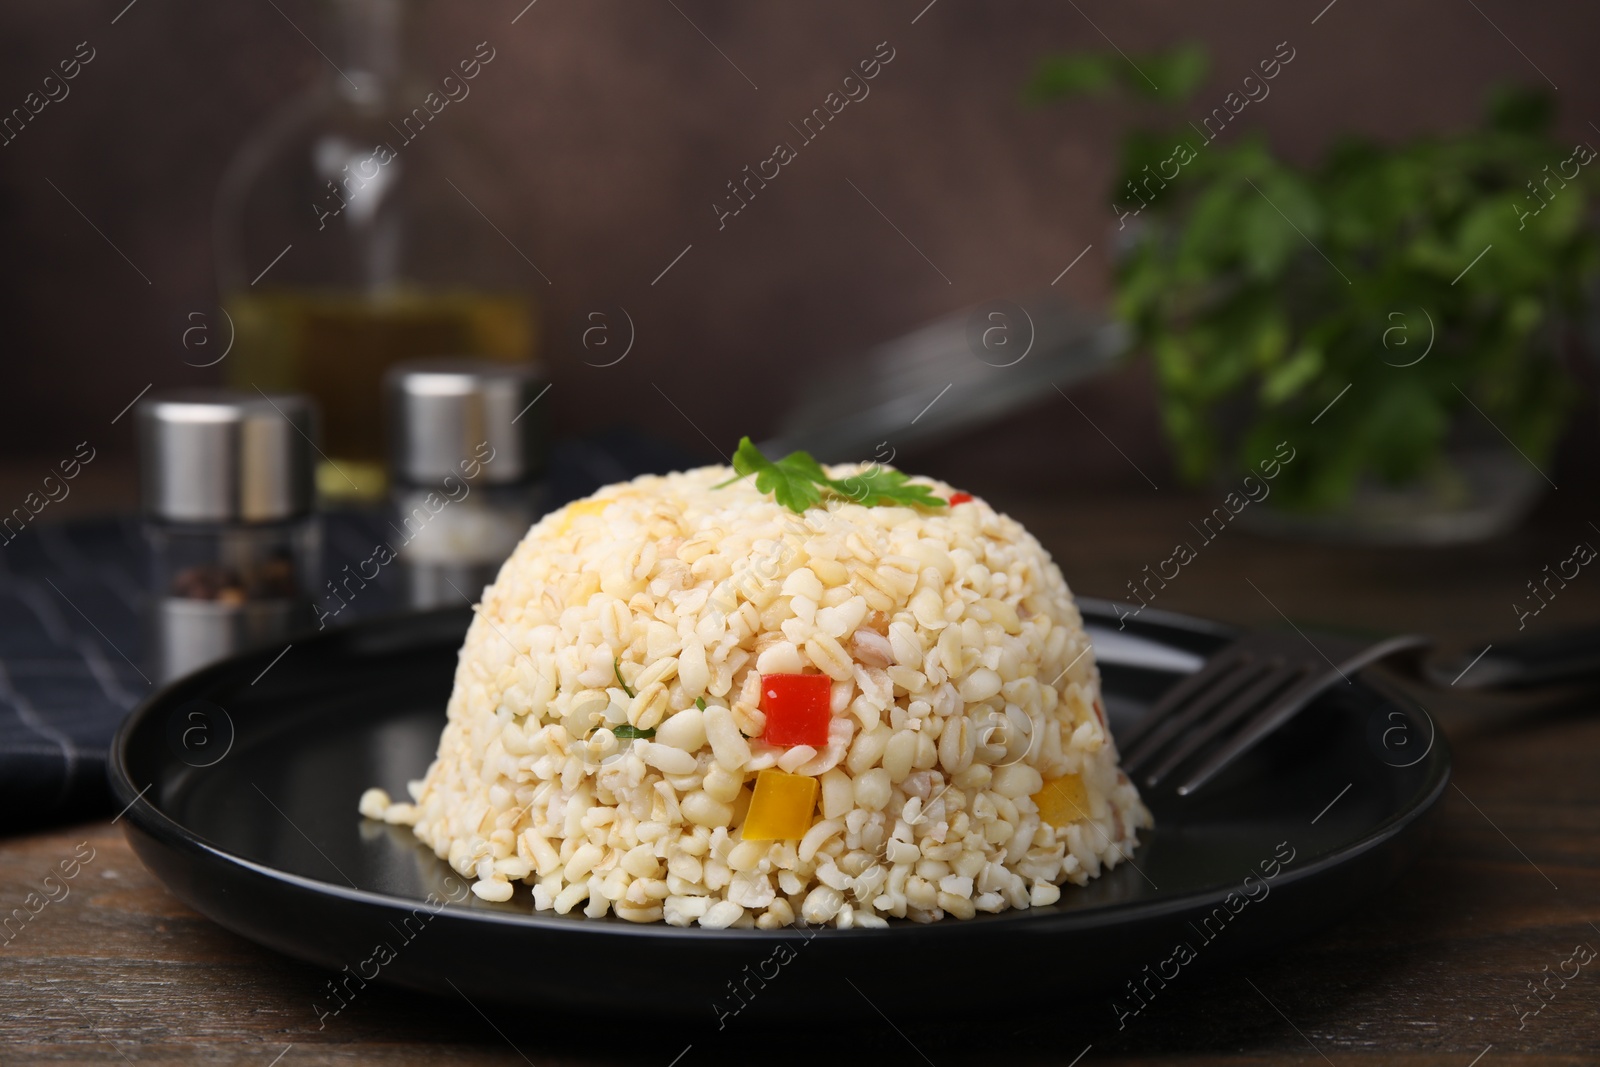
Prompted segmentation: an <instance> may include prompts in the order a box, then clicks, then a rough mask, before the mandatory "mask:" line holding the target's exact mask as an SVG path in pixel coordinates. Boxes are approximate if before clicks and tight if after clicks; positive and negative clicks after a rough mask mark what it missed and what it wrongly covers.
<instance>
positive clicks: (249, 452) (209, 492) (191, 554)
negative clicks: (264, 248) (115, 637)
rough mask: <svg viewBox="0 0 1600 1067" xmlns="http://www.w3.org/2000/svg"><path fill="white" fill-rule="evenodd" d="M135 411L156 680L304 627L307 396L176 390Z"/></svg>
mask: <svg viewBox="0 0 1600 1067" xmlns="http://www.w3.org/2000/svg"><path fill="white" fill-rule="evenodd" d="M136 418H137V422H138V436H139V468H140V482H141V497H142V510H143V512H144V528H145V536H146V539H147V541H148V544H149V549H150V568H151V569H150V582H151V586H150V591H151V593H152V597H151V600H152V607H151V632H150V637H151V641H150V650H149V658H150V659H151V661H152V666H154V668H155V670H156V671H157V672H158V674H159V676H160V680H161V681H170V680H172V679H174V678H177V677H179V676H181V675H184V674H187V673H189V672H190V671H193V670H196V669H198V668H200V667H202V666H204V665H206V664H208V663H211V662H213V661H215V660H218V659H222V658H225V657H226V656H229V655H232V654H233V653H235V652H238V651H242V650H244V649H248V648H254V647H258V646H261V645H265V644H271V643H273V642H277V641H286V640H288V639H289V638H290V637H291V636H292V635H293V634H295V633H297V632H300V631H302V630H305V629H307V628H308V626H309V624H310V623H311V621H312V610H311V599H312V591H313V589H314V588H315V585H316V582H317V579H318V577H319V575H320V571H321V561H320V547H321V546H320V532H319V530H318V526H317V521H316V515H315V512H314V504H315V493H314V484H313V477H314V473H313V471H314V468H313V459H314V452H313V448H312V444H311V441H312V439H314V437H315V435H316V414H315V411H314V409H313V408H312V406H311V404H310V402H309V401H307V400H306V399H305V398H304V397H300V396H292V395H283V396H272V397H267V396H264V395H261V394H254V395H253V394H250V393H243V392H237V391H233V390H221V389H212V390H185V391H176V392H172V393H168V394H164V395H163V394H156V395H154V396H151V397H149V398H147V399H145V400H142V401H140V403H139V406H138V409H137V415H136Z"/></svg>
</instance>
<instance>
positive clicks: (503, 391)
mask: <svg viewBox="0 0 1600 1067" xmlns="http://www.w3.org/2000/svg"><path fill="white" fill-rule="evenodd" d="M547 384H548V383H547V381H546V379H545V377H544V375H543V374H542V373H541V372H540V371H539V369H538V368H537V367H536V366H533V365H530V364H521V363H491V362H484V361H476V360H466V359H448V360H426V361H409V362H404V363H399V364H396V365H395V366H394V367H393V368H391V369H390V371H389V373H388V374H387V375H386V377H385V379H384V391H385V393H386V401H387V403H386V407H387V413H388V425H389V466H390V478H391V483H392V486H393V489H392V494H391V496H392V501H391V503H392V507H393V516H392V520H391V530H392V533H393V535H394V538H395V540H394V541H393V542H392V544H393V546H394V549H395V554H396V556H397V557H398V559H399V561H400V564H401V568H402V571H403V574H404V582H403V584H404V587H405V594H404V595H405V599H406V602H407V603H408V604H409V605H410V606H411V607H413V608H418V609H422V608H434V607H443V606H447V605H457V606H461V605H465V604H469V603H473V602H475V601H476V600H477V599H478V597H479V596H480V595H481V594H482V592H483V587H484V586H485V585H488V584H489V583H490V582H492V581H494V578H495V575H496V574H498V573H499V570H500V565H501V564H502V563H504V562H505V560H506V557H507V556H509V555H510V554H511V551H512V550H513V549H514V548H516V546H517V543H518V542H519V541H521V540H522V537H523V535H524V534H526V533H527V532H528V527H529V526H530V525H532V523H533V521H534V520H535V519H536V518H538V517H539V515H540V514H542V513H543V511H544V503H545V500H544V497H545V487H544V484H543V482H542V476H543V474H544V459H545V456H544V440H545V433H544V430H545V420H544V409H542V408H541V407H540V406H539V405H538V404H537V403H536V401H537V400H538V398H539V397H540V395H542V392H543V390H544V389H545V388H546V387H547Z"/></svg>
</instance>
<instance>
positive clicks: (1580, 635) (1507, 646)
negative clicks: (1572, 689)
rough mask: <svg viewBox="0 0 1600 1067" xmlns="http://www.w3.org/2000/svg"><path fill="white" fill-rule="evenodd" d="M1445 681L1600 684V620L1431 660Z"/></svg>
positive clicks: (1491, 686)
mask: <svg viewBox="0 0 1600 1067" xmlns="http://www.w3.org/2000/svg"><path fill="white" fill-rule="evenodd" d="M1429 673H1430V674H1431V675H1432V677H1433V680H1434V681H1435V682H1437V683H1439V684H1442V685H1454V687H1455V688H1457V689H1475V690H1518V689H1542V688H1545V687H1549V686H1565V685H1573V684H1578V683H1587V684H1589V685H1594V684H1600V626H1590V627H1585V628H1582V629H1577V630H1566V631H1563V632H1561V633H1557V634H1552V635H1551V636H1549V637H1529V638H1522V639H1513V640H1510V641H1496V642H1494V643H1493V644H1491V645H1489V646H1488V648H1487V650H1486V651H1484V652H1483V653H1482V654H1481V656H1480V657H1479V658H1478V659H1477V660H1476V662H1474V661H1473V659H1472V657H1471V655H1470V654H1463V655H1460V656H1457V657H1454V658H1453V659H1451V660H1445V661H1443V662H1440V663H1436V664H1433V665H1431V667H1430V670H1429Z"/></svg>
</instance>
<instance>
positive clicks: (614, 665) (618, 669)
mask: <svg viewBox="0 0 1600 1067" xmlns="http://www.w3.org/2000/svg"><path fill="white" fill-rule="evenodd" d="M611 673H613V674H615V675H616V676H617V684H618V685H620V686H622V691H623V692H624V693H627V694H628V696H629V698H630V699H631V698H633V697H636V696H638V695H639V694H638V693H635V692H634V691H633V687H632V686H630V685H629V684H628V683H627V682H625V681H623V680H622V661H621V660H620V659H613V660H612V661H611Z"/></svg>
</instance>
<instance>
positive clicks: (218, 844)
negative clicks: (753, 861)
mask: <svg viewBox="0 0 1600 1067" xmlns="http://www.w3.org/2000/svg"><path fill="white" fill-rule="evenodd" d="M1082 606H1083V608H1084V614H1085V616H1086V618H1087V620H1088V621H1089V622H1090V624H1091V625H1092V626H1093V625H1099V626H1101V627H1104V628H1106V629H1115V623H1116V615H1115V611H1114V609H1113V607H1112V606H1111V605H1108V604H1100V603H1095V602H1084V604H1083V605H1082ZM469 619H470V614H469V613H468V612H466V611H464V610H463V611H449V612H442V613H437V614H431V615H418V616H409V617H403V618H397V619H390V620H381V621H377V622H371V623H364V624H362V625H359V626H356V627H353V628H351V629H348V630H343V631H336V632H330V633H328V634H325V635H320V636H318V637H315V638H311V639H308V640H305V641H301V642H297V643H296V644H294V645H293V646H292V647H291V648H290V649H289V651H288V652H287V653H286V654H284V655H283V656H282V658H281V660H278V661H276V662H274V661H273V659H272V657H273V655H274V653H273V652H270V651H269V652H264V653H260V654H251V655H246V656H242V657H238V658H236V659H233V660H230V661H227V662H225V663H221V664H218V665H216V666H214V667H211V668H208V669H206V670H204V671H202V672H201V673H199V674H196V675H193V676H191V677H189V678H186V679H184V680H182V681H180V682H178V683H176V684H175V685H173V686H171V687H169V688H167V689H166V690H164V691H162V692H161V693H159V694H157V695H156V696H155V697H153V698H152V699H150V700H149V701H147V702H145V703H144V704H143V705H142V706H140V707H139V708H138V709H137V710H136V711H135V712H134V713H133V714H132V715H131V716H130V717H129V719H128V721H127V723H126V724H125V725H124V726H123V728H122V730H121V732H120V733H119V734H118V736H117V740H116V744H115V746H114V749H113V751H112V764H111V779H112V786H113V789H114V790H115V792H116V794H117V796H118V797H119V798H120V799H119V801H118V803H119V804H126V805H129V807H128V809H127V815H126V819H125V822H126V824H127V833H128V837H129V839H130V840H131V841H132V843H133V846H134V848H135V850H136V851H137V852H138V853H139V856H140V857H141V859H143V861H144V862H145V864H146V865H148V866H149V867H150V869H151V870H152V871H154V872H155V873H156V875H157V876H158V877H160V878H161V879H162V881H164V882H165V883H166V884H167V886H168V887H169V888H170V889H171V890H172V892H173V893H174V894H176V895H177V896H178V897H179V898H180V899H182V900H183V901H184V902H186V903H187V904H189V905H191V906H192V907H194V908H195V909H197V910H198V911H200V912H202V913H204V914H205V915H208V916H210V917H211V918H212V919H214V920H216V921H217V922H218V923H220V924H222V925H223V926H225V927H227V928H228V929H230V930H234V931H236V932H238V933H240V934H242V935H244V936H245V937H247V938H250V939H251V940H253V941H257V942H260V943H261V944H263V945H266V946H268V947H270V948H273V949H276V950H278V951H280V952H284V953H287V954H289V955H291V956H296V957H299V958H301V959H304V960H309V961H311V962H313V963H317V964H321V965H323V966H326V967H328V968H329V969H331V970H334V971H339V972H341V973H340V975H339V976H338V978H337V979H336V980H337V981H338V982H339V983H340V984H341V987H342V988H344V989H346V990H349V989H353V988H355V987H357V986H358V985H359V984H360V983H361V982H362V981H363V980H373V981H381V982H391V983H396V984H399V985H403V986H408V987H412V988H415V989H422V990H429V991H432V992H436V993H442V994H444V995H447V996H455V995H456V993H457V992H459V993H461V994H463V995H466V996H468V997H470V998H471V999H473V1000H474V1001H476V1000H478V999H479V998H483V999H487V1000H495V1001H509V1002H516V1003H521V1004H525V1005H546V1006H553V1007H555V1006H559V1007H574V1008H580V1009H584V1008H597V1009H614V1008H615V1007H616V1006H617V1005H619V1004H626V1005H628V1007H629V1010H630V1012H634V1013H636V1012H639V1011H649V1010H658V1011H662V1012H671V1013H682V1012H690V1013H698V1014H699V1015H700V1017H701V1018H703V1019H705V1020H708V1021H709V1020H711V1019H712V1018H715V1017H718V1016H719V1015H721V1014H725V1013H728V1012H731V1011H733V1010H734V1009H736V1008H737V1007H738V1006H739V1005H740V1004H741V1003H744V1004H748V1006H749V1008H750V1010H751V1011H752V1012H753V1013H754V1014H758V1015H759V1014H762V1013H766V1012H780V1011H781V1012H783V1013H787V1014H791V1015H792V1014H793V1013H794V1012H795V1011H797V1010H800V1009H804V1008H816V1007H821V1006H823V1005H826V1006H827V1007H828V1008H829V1009H831V1010H833V1011H845V1012H852V1013H855V1012H866V1011H869V1010H870V1009H869V1008H868V1007H867V1003H868V998H870V1003H871V1004H872V1005H874V1006H876V1007H877V1008H879V1009H881V1010H883V1011H885V1012H888V1013H889V1014H891V1015H893V1014H894V1011H895V1009H896V1008H908V1009H909V1008H913V1007H918V1006H922V1007H925V1005H926V1003H927V997H928V983H929V982H936V983H938V984H941V985H943V984H947V983H951V982H957V983H959V984H960V985H961V986H962V987H963V996H962V1002H963V1004H964V1005H965V1006H967V1007H969V1008H971V1009H972V1010H975V1011H976V1010H981V1009H983V1008H985V1007H1000V1006H1003V1005H1008V1004H1009V1005H1015V1003H1016V1001H1017V999H1018V998H1019V997H1021V996H1027V995H1029V994H1032V993H1040V994H1048V995H1049V996H1051V997H1060V996H1062V995H1064V994H1084V993H1089V992H1103V993H1107V994H1109V995H1111V996H1112V997H1113V999H1114V1004H1116V1005H1125V1006H1126V1007H1127V1008H1128V1010H1131V1009H1132V1008H1133V1007H1134V1006H1135V1005H1136V1001H1135V1000H1134V999H1133V992H1132V988H1131V986H1132V985H1135V984H1136V985H1138V987H1139V989H1141V990H1153V989H1154V988H1156V987H1155V986H1152V984H1151V983H1152V982H1153V981H1154V982H1159V981H1161V980H1162V978H1161V977H1158V976H1164V977H1165V978H1167V979H1170V978H1172V977H1173V976H1174V975H1175V974H1176V972H1177V971H1178V970H1180V969H1182V967H1184V966H1186V965H1187V964H1188V963H1189V962H1190V961H1191V959H1192V958H1202V957H1203V958H1204V959H1206V960H1207V961H1222V960H1226V959H1234V958H1238V957H1240V956H1243V955H1248V954H1254V953H1263V952H1271V951H1274V950H1278V949H1281V948H1282V947H1283V946H1284V945H1285V944H1287V943H1288V942H1289V941H1290V940H1291V939H1293V938H1298V937H1302V936H1304V935H1305V934H1307V933H1308V932H1310V931H1312V930H1315V929H1317V928H1319V927H1321V926H1323V925H1325V924H1327V923H1329V922H1331V921H1333V920H1334V919H1336V918H1339V917H1340V916H1343V915H1345V914H1347V913H1348V912H1350V911H1351V910H1352V909H1354V908H1356V907H1357V906H1359V905H1360V904H1361V903H1363V902H1365V901H1367V900H1369V899H1371V898H1372V897H1373V896H1374V895H1376V894H1378V893H1380V892H1382V890H1383V889H1384V887H1385V886H1386V885H1387V884H1388V883H1389V882H1390V881H1391V880H1392V879H1393V878H1394V876H1396V875H1397V874H1398V873H1399V871H1400V870H1401V868H1402V866H1403V865H1404V863H1405V861H1406V860H1407V858H1408V855H1409V854H1410V853H1411V852H1412V851H1413V849H1414V847H1415V844H1416V842H1415V831H1416V830H1417V828H1418V826H1419V822H1420V820H1421V817H1422V816H1423V815H1424V814H1425V813H1426V812H1427V811H1428V809H1429V808H1431V807H1432V806H1433V804H1434V802H1435V801H1436V800H1437V799H1438V798H1439V795H1440V793H1441V792H1442V791H1443V790H1444V787H1445V784H1446V782H1447V780H1448V778H1449V756H1448V753H1447V751H1446V746H1445V744H1444V740H1443V738H1442V737H1436V736H1435V734H1434V728H1433V724H1432V722H1431V720H1429V718H1428V717H1427V714H1426V712H1425V711H1423V710H1422V709H1420V708H1418V707H1416V706H1414V705H1411V704H1408V703H1405V702H1404V701H1403V700H1402V699H1401V698H1398V697H1396V696H1393V695H1386V694H1385V693H1383V692H1381V691H1380V690H1378V689H1375V688H1373V687H1372V684H1371V683H1370V682H1366V681H1360V682H1357V683H1356V684H1354V685H1352V686H1349V687H1347V688H1344V689H1342V690H1341V691H1338V692H1334V693H1331V694H1329V695H1328V696H1327V697H1325V698H1323V699H1321V700H1320V701H1318V702H1317V703H1316V704H1314V705H1313V706H1312V708H1310V709H1309V710H1308V711H1307V712H1306V713H1305V714H1303V715H1302V716H1301V717H1300V718H1298V719H1297V720H1295V722H1293V723H1292V724H1291V725H1290V726H1289V727H1288V728H1286V729H1285V730H1283V731H1281V732H1280V733H1279V734H1278V735H1277V736H1276V737H1274V738H1273V739H1271V740H1270V741H1269V743H1268V744H1266V745H1264V746H1263V747H1261V748H1260V749H1258V750H1257V751H1256V752H1255V753H1254V754H1253V755H1252V757H1251V758H1250V759H1248V760H1246V761H1245V762H1244V763H1242V764H1240V765H1239V766H1238V767H1237V768H1235V769H1234V770H1231V771H1230V772H1229V773H1228V774H1227V775H1226V776H1224V777H1223V778H1221V779H1219V780H1218V781H1217V782H1216V783H1215V784H1214V785H1213V786H1212V787H1210V788H1209V789H1208V790H1207V791H1206V792H1204V793H1202V795H1201V796H1200V797H1198V798H1196V799H1193V800H1189V801H1174V800H1171V799H1166V798H1162V797H1159V796H1158V797H1153V798H1148V799H1149V800H1150V803H1151V807H1152V809H1153V810H1154V813H1155V817H1156V828H1155V829H1154V830H1153V831H1150V832H1148V833H1147V834H1145V835H1144V838H1145V839H1144V843H1143V844H1141V845H1140V847H1139V848H1138V850H1137V851H1136V852H1135V854H1134V856H1133V859H1132V862H1131V863H1124V864H1122V865H1121V866H1119V867H1118V868H1117V869H1116V870H1114V871H1111V872H1109V873H1107V874H1105V875H1104V876H1102V877H1101V878H1099V879H1098V880H1096V881H1094V882H1092V883H1090V885H1089V886H1088V888H1085V889H1078V888H1074V887H1071V886H1068V887H1067V888H1066V890H1065V892H1064V893H1063V894H1062V899H1061V901H1060V902H1059V903H1057V904H1055V905H1053V906H1050V907H1046V908H1037V909H1032V910H1027V911H1012V912H1006V913H1004V914H1001V915H980V916H978V917H977V918H975V919H971V920H967V921H959V920H955V919H946V920H944V921H942V922H939V923H934V924H931V925H916V924H912V923H909V922H893V923H891V925H890V928H889V929H886V930H834V929H822V930H817V929H815V928H813V929H792V930H787V931H771V932H769V931H761V930H720V931H719V930H702V929H698V928H691V929H680V928H676V927H670V926H666V925H663V924H651V925H643V926H641V925H634V924H631V923H627V922H624V921H622V920H617V919H611V918H608V919H600V920H593V919H587V918H584V917H582V916H581V915H578V914H577V913H574V914H573V915H571V916H557V915H553V914H550V913H541V914H534V913H533V911H532V903H531V898H530V897H529V896H528V894H527V891H526V890H525V889H520V888H519V890H518V894H517V896H516V897H514V898H513V899H512V900H511V901H509V902H506V903H504V904H489V903H485V902H484V901H481V900H479V899H477V897H475V896H472V895H471V894H470V893H468V892H467V890H466V882H465V880H463V879H460V878H458V877H457V876H456V875H455V874H454V873H453V872H452V871H451V870H450V868H449V867H448V866H447V865H446V864H445V863H444V862H443V861H441V860H439V859H437V858H436V857H435V856H434V855H433V853H432V851H431V850H429V849H427V848H426V847H424V846H422V845H421V844H419V843H418V842H417V841H416V840H415V839H414V838H413V837H412V836H411V834H410V831H409V830H408V829H405V828H401V827H391V826H386V825H382V824H378V823H373V822H370V821H368V820H365V819H363V818H362V817H361V816H360V815H359V814H357V812H356V801H357V798H358V797H359V796H360V795H361V792H362V791H363V790H364V789H366V788H367V787H368V786H372V785H381V786H383V787H385V788H386V789H388V790H389V791H390V793H391V794H393V795H396V796H403V795H404V791H405V783H406V782H407V781H408V780H410V779H413V778H417V777H420V776H421V774H422V772H423V771H424V770H425V769H426V767H427V766H428V763H429V761H430V760H431V759H432V756H433V752H434V748H435V745H436V743H437V740H438V734H439V730H440V728H441V726H442V724H443V721H444V706H445V701H446V698H447V697H448V695H449V691H450V685H451V680H452V676H453V671H454V667H455V662H456V653H457V649H458V648H459V647H460V644H461V640H462V636H463V634H464V633H465V631H466V627H467V623H468V621H469ZM1128 632H1129V633H1131V634H1135V635H1137V636H1140V637H1144V638H1147V639H1151V640H1155V641H1158V642H1160V643H1162V644H1164V645H1166V646H1168V647H1173V648H1178V649H1183V650H1186V651H1188V652H1191V653H1199V654H1201V655H1204V654H1205V653H1207V652H1209V651H1211V650H1212V649H1214V648H1216V647H1218V646H1219V645H1220V644H1222V643H1223V642H1225V641H1226V640H1227V637H1228V634H1229V631H1227V630H1226V629H1224V628H1222V627H1219V626H1215V625H1212V624H1209V623H1204V622H1199V621H1196V620H1192V619H1186V618H1183V617H1180V616H1174V615H1167V614H1158V613H1156V612H1154V611H1146V612H1144V613H1143V614H1142V615H1141V617H1140V619H1138V620H1136V621H1135V622H1134V623H1133V624H1132V625H1130V626H1129V628H1128ZM269 664H270V666H269ZM263 672H265V673H263ZM1102 673H1103V676H1104V682H1105V692H1106V698H1107V706H1108V710H1109V713H1110V715H1111V724H1112V727H1113V729H1114V730H1116V729H1119V728H1124V727H1126V725H1128V724H1130V723H1131V722H1133V721H1134V720H1136V718H1137V716H1138V715H1139V714H1140V712H1141V711H1142V709H1143V708H1144V707H1146V706H1148V703H1149V701H1150V700H1151V699H1152V698H1153V697H1155V696H1156V695H1158V694H1159V693H1160V692H1161V691H1162V690H1163V689H1164V688H1165V687H1166V686H1167V685H1170V684H1171V683H1172V681H1173V680H1174V678H1175V677H1176V675H1174V674H1171V673H1168V672H1164V671H1156V670H1151V669H1149V668H1140V667H1133V666H1125V665H1123V666H1119V665H1117V664H1112V663H1104V664H1103V665H1102ZM1291 854H1292V859H1290V860H1289V861H1288V862H1282V858H1283V857H1284V856H1288V855H1291ZM430 894H431V896H430ZM1180 945H1181V946H1183V947H1180ZM779 971H781V972H782V973H783V977H782V978H781V979H778V978H777V977H776V976H777V974H778V973H779ZM1024 975H1041V976H1045V977H1046V978H1047V980H1046V981H1044V982H1039V981H1035V980H1033V979H1031V978H1024V979H1023V980H1022V981H1021V982H1020V988H1019V983H1017V982H1014V981H1011V980H1009V978H1010V977H1011V976H1016V977H1019V978H1020V977H1022V976H1024ZM913 976H925V978H918V979H916V980H912V978H913ZM847 979H848V981H847ZM641 980H644V981H648V982H649V987H650V995H649V996H648V997H641V996H640V982H641ZM778 981H781V982H782V986H783V992H782V994H781V996H771V995H769V996H765V997H763V996H761V995H759V994H760V992H761V990H762V988H764V986H765V985H766V984H768V983H769V982H778ZM852 984H853V987H852ZM332 992H333V991H332V990H331V989H324V990H319V991H318V992H317V993H316V994H315V995H316V996H317V997H320V998H322V999H321V1000H319V1001H318V1003H319V1004H322V1005H324V1006H325V1008H326V1009H327V1010H330V1011H331V1010H332V1009H333V1008H335V1007H336V1006H337V1003H338V1001H336V1000H335V999H333V995H332ZM858 993H859V994H860V995H859V996H858ZM1116 998H1121V999H1120V1000H1117V999H1116ZM1116 1010H1121V1008H1117V1009H1116Z"/></svg>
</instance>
